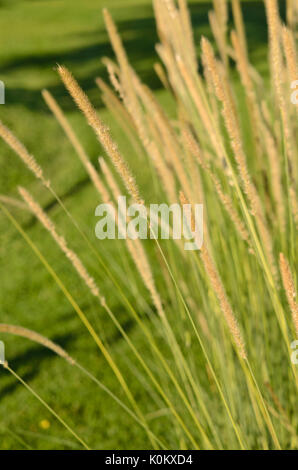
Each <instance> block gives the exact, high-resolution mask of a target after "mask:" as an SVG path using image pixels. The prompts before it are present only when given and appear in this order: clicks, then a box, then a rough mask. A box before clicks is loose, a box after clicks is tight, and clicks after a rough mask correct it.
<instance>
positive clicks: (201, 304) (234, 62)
mask: <svg viewBox="0 0 298 470" xmlns="http://www.w3.org/2000/svg"><path fill="white" fill-rule="evenodd" d="M213 3H214V10H212V11H211V12H210V15H209V18H210V25H211V30H212V32H213V36H214V42H215V46H213V45H212V44H211V42H210V41H209V40H208V39H207V38H205V37H202V38H201V44H200V46H201V47H200V49H199V51H197V49H198V48H197V47H196V46H197V44H196V43H195V41H194V36H193V32H192V27H191V18H190V15H189V12H188V9H187V4H186V1H185V0H178V2H175V1H174V0H153V6H154V11H155V16H156V24H157V30H158V34H159V38H160V43H159V44H158V45H157V46H156V50H157V53H158V56H159V59H160V62H158V63H157V64H156V67H155V70H156V72H157V73H158V76H159V77H160V79H161V82H162V83H163V85H164V86H165V87H166V89H167V92H168V94H169V96H170V99H171V102H172V104H173V105H174V106H175V109H176V114H175V117H174V118H172V117H169V116H168V114H167V111H166V110H165V109H163V107H162V106H161V104H160V102H159V101H158V99H157V97H156V96H155V94H153V93H152V91H151V90H150V89H149V88H148V87H147V86H146V85H145V84H143V83H142V82H141V80H140V78H139V77H138V75H137V74H136V72H135V71H134V70H133V68H132V67H131V65H130V63H129V58H128V56H127V54H126V52H125V49H124V47H123V44H122V42H121V38H120V36H119V34H118V32H117V28H116V26H115V24H114V23H113V20H112V18H111V16H110V14H109V12H108V11H107V10H104V12H103V14H104V18H105V22H106V27H107V31H108V33H109V36H110V40H111V43H112V46H113V49H114V52H115V59H116V61H115V62H114V61H113V60H111V59H104V63H105V65H106V67H107V70H108V74H109V77H110V81H111V85H108V84H106V83H104V82H103V81H102V80H101V78H97V80H96V82H97V85H98V87H99V89H100V91H101V93H102V98H103V101H104V103H105V104H106V105H107V107H108V108H109V109H111V111H112V112H114V114H115V116H116V118H117V119H118V121H119V125H120V126H122V127H123V130H124V132H125V134H126V136H127V138H128V139H129V140H130V142H131V145H132V146H133V148H134V149H135V150H137V152H138V157H139V160H140V162H138V165H139V164H141V165H143V166H148V167H149V168H150V182H149V183H150V184H149V185H148V187H150V188H151V192H150V190H148V189H145V188H144V189H143V188H142V186H141V185H140V184H139V182H138V179H137V178H136V177H135V171H134V164H135V162H132V161H130V165H131V166H129V165H128V163H127V160H128V159H129V155H127V154H126V149H123V150H120V148H119V146H118V145H117V143H116V142H115V140H114V138H113V129H112V130H110V129H109V128H108V127H107V126H106V124H105V123H103V122H102V120H101V118H100V117H99V114H98V112H97V111H96V109H95V108H94V106H93V105H92V103H91V102H90V100H89V99H88V97H87V96H86V94H85V93H84V92H83V90H82V89H81V88H80V86H79V84H78V82H77V81H76V79H75V78H74V77H73V76H72V74H71V73H70V72H69V71H68V70H67V69H66V67H64V66H59V67H58V73H59V75H60V77H61V79H62V81H63V83H64V85H65V87H66V89H67V90H68V92H69V93H70V95H71V96H72V98H73V100H74V102H75V103H76V105H77V106H78V108H79V109H80V111H81V112H82V113H83V115H84V116H85V117H86V120H87V122H88V124H89V125H90V127H91V128H92V129H93V131H94V133H95V135H96V136H97V138H98V141H99V144H100V145H99V152H100V153H102V152H104V154H105V155H106V157H103V158H100V160H99V167H98V169H96V168H95V167H94V166H93V165H92V163H91V162H90V160H89V157H88V155H87V154H86V152H85V150H84V147H83V143H81V142H80V141H79V139H78V138H77V136H76V134H75V131H74V129H72V127H71V125H70V123H69V122H68V121H67V118H66V117H65V115H64V113H63V111H62V109H61V108H60V107H59V105H58V103H57V102H56V101H55V99H54V97H53V96H51V94H50V93H49V92H48V91H46V90H45V91H43V97H44V99H45V101H46V103H47V104H48V106H49V107H50V109H51V110H52V112H53V114H54V115H55V117H56V118H57V120H58V122H59V123H60V125H61V126H62V128H63V130H64V132H65V134H66V135H67V137H68V138H69V140H70V142H71V144H72V145H73V147H74V149H75V151H76V152H77V154H78V156H79V158H80V159H81V162H82V164H83V165H84V167H85V169H86V172H87V174H88V175H89V176H90V180H91V181H92V183H93V184H94V188H95V190H96V191H97V193H98V194H99V196H100V197H101V199H102V201H103V202H110V203H112V204H114V205H115V203H116V200H117V198H118V196H119V195H120V194H124V195H128V197H129V198H130V199H131V200H132V201H133V202H136V203H139V204H141V205H142V206H144V208H145V210H148V205H149V203H150V202H154V201H155V200H156V198H158V200H159V202H160V203H162V202H167V203H169V204H170V203H179V201H180V203H181V204H183V203H184V204H185V203H189V204H191V205H193V204H195V203H203V205H204V218H205V220H204V245H203V248H202V250H200V252H198V251H184V249H183V243H182V242H181V241H179V240H170V241H164V240H162V241H160V240H159V239H158V236H157V234H156V233H154V237H153V239H152V240H150V242H145V243H143V241H141V240H135V241H133V240H123V241H121V240H117V241H116V240H115V241H114V242H113V243H114V244H115V245H117V246H118V247H119V250H120V253H121V256H124V257H125V256H126V255H127V254H128V256H130V257H131V262H132V265H133V266H134V270H133V271H129V272H128V273H126V272H123V271H121V269H120V270H118V271H117V272H116V273H115V272H114V270H113V269H112V268H111V267H110V266H109V265H107V264H106V263H105V262H104V261H103V258H102V255H101V250H104V249H105V245H104V243H105V242H104V241H101V243H100V244H98V245H96V246H95V245H94V243H93V242H91V241H90V238H92V232H93V227H91V228H90V233H91V237H90V236H88V235H86V234H85V233H84V231H83V230H82V229H81V227H80V225H79V224H78V223H77V222H76V221H75V220H74V218H73V216H72V215H71V214H70V213H69V212H68V210H67V209H66V208H65V206H64V203H63V202H62V201H61V199H60V198H59V196H58V195H57V194H56V192H55V190H54V189H53V183H52V182H51V181H49V179H48V178H47V177H46V176H44V174H45V172H44V170H43V169H42V168H41V167H40V166H39V164H38V163H37V161H36V159H35V157H33V156H32V155H30V152H29V151H28V150H27V149H26V148H25V147H24V146H23V144H21V143H20V142H19V141H18V139H17V138H16V137H15V136H14V135H13V134H12V132H11V131H10V130H9V129H7V128H6V127H5V126H4V125H3V124H2V123H0V135H1V137H2V138H3V139H4V141H5V142H6V143H7V144H8V145H9V146H10V147H11V148H12V150H14V151H15V152H16V153H17V154H18V155H19V157H20V158H21V159H22V160H23V161H24V163H25V164H26V166H27V167H28V169H29V170H31V171H32V172H33V173H34V175H35V176H36V178H38V179H39V180H40V181H41V182H42V184H43V187H44V189H43V190H47V191H50V192H51V194H52V195H53V196H54V197H55V198H56V199H57V201H58V203H59V204H60V205H61V208H62V210H63V211H65V214H66V217H68V218H69V220H70V222H71V224H72V227H73V230H74V231H75V232H78V233H79V236H80V237H81V241H82V250H90V252H92V254H93V255H94V257H95V259H96V260H97V261H98V263H99V265H100V267H101V268H102V269H103V271H104V272H105V273H106V275H107V276H108V277H109V278H110V280H111V282H112V284H113V286H114V287H113V288H114V292H115V295H117V296H118V295H119V296H120V298H121V299H122V301H123V307H124V308H125V310H126V313H127V317H129V318H131V319H132V320H133V322H134V324H135V328H137V329H139V331H140V332H141V333H142V335H143V338H144V344H145V345H146V348H145V349H144V348H143V349H142V350H140V349H139V348H138V345H136V344H135V343H134V341H133V340H132V339H131V337H130V334H129V333H128V332H127V331H126V330H125V327H124V326H123V325H122V324H121V322H120V321H119V320H118V318H117V312H116V311H112V308H111V307H110V306H109V305H108V301H106V300H105V298H104V292H103V293H102V292H100V289H99V286H98V284H97V280H96V277H95V276H94V277H92V276H91V275H90V274H89V271H88V267H86V266H85V265H84V263H83V261H81V259H80V257H79V256H78V255H77V254H76V253H75V252H74V250H73V249H72V248H70V245H71V243H69V242H67V241H66V240H65V238H64V237H63V236H62V235H60V234H59V233H58V229H56V226H55V224H54V222H53V221H52V220H50V218H49V216H48V215H47V214H46V212H45V211H44V210H43V209H42V208H41V207H40V205H39V204H38V203H37V202H36V201H35V199H34V198H33V196H31V195H30V194H29V192H28V191H27V190H25V189H24V188H20V190H19V191H20V194H21V196H22V198H23V200H24V202H25V203H26V204H27V206H28V208H29V209H30V210H31V211H32V212H33V214H34V215H35V216H36V217H37V218H38V219H39V221H40V222H41V223H42V224H43V226H44V227H45V229H46V230H47V231H48V235H49V236H52V238H53V239H54V240H55V242H56V243H57V245H58V247H59V248H60V249H61V250H62V252H63V253H64V254H65V256H66V258H67V259H68V261H70V262H71V264H72V266H73V268H74V269H75V270H76V272H77V274H78V276H79V277H80V278H81V280H82V282H83V283H84V284H85V286H86V287H87V288H88V289H89V290H90V291H91V293H92V294H93V296H95V297H96V299H97V300H98V315H102V316H103V315H106V321H112V322H113V323H114V325H115V327H116V328H117V329H118V331H119V334H120V335H121V337H122V339H123V341H124V342H125V343H126V344H127V347H128V349H129V350H130V352H131V354H132V357H133V358H134V361H135V363H134V364H135V368H136V369H137V370H139V379H140V384H139V386H140V387H144V386H145V387H146V390H147V392H148V398H149V399H150V401H149V408H150V413H148V411H145V410H144V409H143V404H142V403H139V402H138V398H137V396H134V393H133V391H132V390H131V389H130V386H129V382H128V378H127V377H126V370H125V369H123V368H122V366H121V360H119V364H118V360H117V357H114V351H113V350H111V348H110V347H109V346H108V345H106V344H105V343H104V341H103V339H102V338H101V337H100V336H101V335H100V334H99V333H97V332H96V331H95V329H94V327H93V326H92V324H91V321H90V320H89V319H88V318H87V316H86V314H85V313H84V312H83V311H82V309H81V307H80V306H79V305H78V303H77V302H76V300H75V299H74V296H73V294H72V293H71V292H70V290H69V288H67V287H66V286H65V285H64V283H63V281H62V280H61V279H60V277H59V275H58V273H57V272H56V271H55V268H54V267H52V266H50V264H49V263H48V261H47V258H46V253H42V252H41V251H40V250H39V249H38V248H37V246H36V243H35V241H34V240H32V239H31V238H30V237H29V235H28V234H27V233H25V232H24V230H23V228H22V227H21V225H20V224H19V223H18V221H17V220H16V218H15V216H14V215H13V213H12V209H10V210H8V209H7V207H6V206H7V205H8V203H9V200H8V199H6V198H5V197H1V199H0V207H1V208H2V210H3V211H4V213H5V214H6V215H7V217H8V218H9V219H10V220H11V221H12V223H13V224H14V226H15V227H16V229H17V230H18V231H19V233H20V234H21V235H22V236H23V237H24V239H25V241H26V242H27V243H28V244H29V245H30V246H31V248H32V249H33V251H34V252H35V254H36V255H37V256H38V257H39V259H40V261H41V262H42V263H43V265H44V267H45V268H46V269H47V270H48V271H49V273H50V274H51V276H52V277H53V279H54V280H55V281H56V282H57V284H58V285H59V287H60V289H61V290H62V292H63V293H64V294H65V296H66V298H67V299H68V301H69V302H70V304H71V305H72V307H73V308H74V310H75V312H76V313H77V314H78V316H79V318H80V319H81V321H82V323H83V324H84V326H85V327H86V328H87V330H88V332H89V333H90V336H91V338H93V340H94V341H95V343H96V344H97V346H98V347H99V352H100V353H101V354H103V355H104V357H105V359H106V360H107V363H108V365H109V366H110V368H111V371H112V372H113V373H114V374H115V376H116V377H117V379H118V381H119V384H120V386H121V388H122V391H123V395H122V396H123V400H121V399H120V398H119V397H117V396H115V394H113V393H112V392H111V391H110V390H108V389H106V388H104V389H105V391H106V392H107V393H109V394H110V395H111V396H112V397H113V398H114V399H115V400H116V401H117V403H118V404H119V405H120V406H121V407H122V409H123V410H125V411H126V412H128V414H130V416H132V417H133V419H134V422H135V425H136V426H138V425H139V426H140V427H141V429H143V430H144V432H145V433H146V434H147V439H148V447H154V448H171V449H173V448H187V449H188V448H194V449H238V448H239V449H293V448H297V426H298V417H297V410H295V402H296V397H297V367H296V365H295V364H294V363H293V362H292V361H291V353H292V350H291V343H292V342H293V340H294V339H295V338H296V336H297V300H296V298H295V296H296V283H297V276H296V273H295V267H296V262H297V259H296V256H297V255H296V252H297V237H296V236H295V231H296V230H297V222H298V214H297V174H298V172H297V114H296V113H297V107H295V105H294V104H292V102H291V92H292V90H291V82H292V81H294V80H295V79H298V70H297V57H296V41H297V30H296V27H297V17H298V13H297V7H296V4H295V2H291V1H288V2H287V21H288V24H287V25H283V24H282V21H281V18H280V16H279V12H278V3H277V0H266V1H265V7H266V14H267V19H268V30H269V39H268V61H269V69H270V71H271V76H270V78H271V80H270V84H269V86H268V85H267V84H265V82H264V80H263V78H262V77H261V76H260V75H259V73H258V72H257V70H256V69H255V68H254V67H253V65H252V64H251V62H250V60H249V52H248V46H249V44H247V39H246V35H245V24H244V21H243V17H242V13H241V5H240V1H239V0H233V1H232V8H231V12H232V16H233V20H234V26H232V29H231V28H230V25H229V8H228V2H226V1H221V2H218V1H214V2H213ZM197 52H198V53H197ZM240 105H241V106H240ZM136 168H137V164H136ZM16 202H17V203H18V204H19V202H18V201H15V200H14V201H13V203H14V204H16ZM91 204H92V202H91ZM21 207H22V206H21ZM117 223H118V228H119V231H121V221H120V220H117ZM161 223H162V222H161ZM126 250H127V253H126ZM67 259H66V260H65V262H67ZM136 278H139V279H140V280H141V281H142V283H143V289H142V288H138V289H137V290H135V289H133V286H134V285H135V280H136ZM131 292H132V293H133V295H134V302H133V303H132V302H131V301H130V300H129V295H128V293H131ZM147 294H148V295H149V297H148V296H147ZM144 298H145V299H147V298H149V299H151V302H152V308H151V309H150V310H149V311H148V310H146V309H142V305H143V306H144ZM149 301H150V300H149ZM1 328H2V329H1ZM1 331H2V332H8V333H15V334H19V335H20V336H25V337H26V338H29V339H31V340H33V341H38V342H40V343H42V344H43V345H44V346H45V347H49V348H50V349H52V350H53V351H54V352H56V353H57V354H59V355H60V356H61V357H62V358H65V359H66V360H68V362H71V364H72V365H73V364H75V365H77V363H76V361H75V360H74V359H72V358H69V356H68V355H67V353H65V352H64V351H63V350H61V349H59V347H58V346H57V345H54V344H53V343H52V342H51V341H50V340H46V339H42V337H40V335H38V334H37V333H34V332H31V333H30V332H29V333H28V330H25V329H24V328H20V327H12V326H9V325H6V326H5V325H2V326H1V325H0V332H1ZM118 359H120V358H118ZM7 367H8V370H10V371H11V372H12V373H13V374H14V375H15V376H16V378H18V376H17V375H16V373H15V372H14V371H12V369H10V368H9V366H7ZM80 367H81V366H80ZM81 371H82V372H83V373H85V374H87V375H88V374H89V377H90V378H92V380H94V381H95V382H96V383H97V384H98V385H99V386H100V387H101V389H103V387H104V385H102V384H101V383H100V382H98V380H97V379H96V378H95V377H94V376H92V375H91V374H90V373H89V372H88V371H87V370H86V369H84V368H83V367H81ZM19 379H20V378H19ZM21 380H22V379H21ZM23 383H25V382H23ZM27 388H28V390H29V391H32V389H31V388H30V387H29V385H28V386H27ZM153 397H154V399H153ZM43 404H45V405H46V403H45V402H44V403H43ZM164 410H166V412H164ZM295 411H296V412H295ZM151 416H155V419H154V420H152V419H151ZM70 431H71V432H73V431H72V430H70ZM80 439H81V438H79V440H80ZM80 442H83V445H84V446H85V447H87V444H85V441H80ZM131 447H132V443H130V442H127V448H131Z"/></svg>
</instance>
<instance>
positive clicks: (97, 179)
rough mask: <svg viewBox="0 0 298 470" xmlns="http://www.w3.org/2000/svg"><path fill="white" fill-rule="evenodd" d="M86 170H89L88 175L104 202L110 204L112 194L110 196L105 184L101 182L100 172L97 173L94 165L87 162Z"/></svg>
mask: <svg viewBox="0 0 298 470" xmlns="http://www.w3.org/2000/svg"><path fill="white" fill-rule="evenodd" d="M86 169H87V171H88V174H89V176H90V179H91V181H92V182H93V184H94V187H95V189H96V190H97V192H98V193H99V194H100V196H101V198H102V200H103V202H104V203H106V204H107V203H109V202H110V200H111V198H110V194H109V192H108V191H107V190H106V187H105V185H104V184H103V182H102V181H101V179H100V176H99V174H98V172H97V171H96V169H95V168H94V166H93V165H92V163H91V162H87V163H86Z"/></svg>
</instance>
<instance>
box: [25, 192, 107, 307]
mask: <svg viewBox="0 0 298 470" xmlns="http://www.w3.org/2000/svg"><path fill="white" fill-rule="evenodd" d="M19 193H20V194H21V196H22V198H23V199H24V201H25V202H26V203H27V205H28V207H29V208H30V209H31V211H32V212H33V214H34V215H35V216H36V217H37V218H38V220H39V221H40V222H41V223H42V225H43V226H44V228H45V229H46V230H48V232H49V233H50V234H51V236H52V237H53V239H54V240H55V242H56V243H57V245H58V246H59V248H60V249H61V250H62V251H63V253H64V254H65V256H66V257H67V258H68V259H69V260H70V262H71V264H72V265H73V267H74V268H75V270H76V271H77V273H78V275H79V276H80V278H81V279H82V280H83V281H84V283H85V284H86V286H87V287H88V288H89V290H90V292H91V293H92V294H93V295H94V296H95V297H97V298H99V299H100V300H101V297H100V293H99V289H98V287H97V285H96V283H95V281H94V279H93V278H92V277H91V276H90V275H89V273H88V271H87V269H86V268H85V266H84V265H83V263H82V261H81V260H80V259H79V257H78V256H77V255H76V253H74V252H73V251H72V250H71V249H70V248H69V247H68V245H67V242H66V240H65V239H64V237H62V236H61V235H59V234H58V233H57V231H56V227H55V225H54V223H53V222H52V221H51V220H50V218H49V217H48V216H47V214H46V213H45V212H44V210H43V209H42V208H41V207H40V206H39V204H38V203H37V202H36V201H35V200H34V199H33V197H32V196H31V195H30V194H29V192H28V191H27V190H26V189H24V188H22V187H20V188H19Z"/></svg>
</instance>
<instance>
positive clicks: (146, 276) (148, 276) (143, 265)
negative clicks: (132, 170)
mask: <svg viewBox="0 0 298 470" xmlns="http://www.w3.org/2000/svg"><path fill="white" fill-rule="evenodd" d="M99 164H100V167H101V169H102V171H103V174H104V175H105V178H106V180H107V183H108V185H109V187H110V189H111V191H112V194H113V197H114V199H115V200H116V201H117V199H118V198H119V197H120V196H121V191H120V189H119V186H118V184H117V182H116V181H115V178H114V175H113V174H112V172H111V170H110V168H109V167H108V165H107V164H106V162H105V161H104V159H103V158H100V159H99ZM120 210H121V207H120ZM121 215H122V217H124V214H121ZM117 223H118V229H119V230H121V226H119V221H118V220H117ZM125 241H126V245H127V248H128V251H129V253H130V255H131V258H132V260H133V262H134V263H135V266H136V268H137V270H138V271H139V274H140V276H141V278H142V280H143V282H144V285H145V286H146V288H147V289H148V291H149V293H150V295H151V298H152V300H153V303H154V305H155V308H156V310H157V312H158V314H159V315H160V316H161V317H163V318H164V317H165V313H164V310H163V306H162V302H161V299H160V296H159V293H158V291H157V288H156V285H155V282H154V278H153V274H152V270H151V267H150V264H149V261H148V258H147V255H146V252H145V250H144V248H143V245H142V242H141V241H140V240H139V239H138V238H137V239H136V240H131V239H129V238H127V237H125Z"/></svg>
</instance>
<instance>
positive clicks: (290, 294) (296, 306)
mask: <svg viewBox="0 0 298 470" xmlns="http://www.w3.org/2000/svg"><path fill="white" fill-rule="evenodd" d="M279 266H280V272H281V277H282V283H283V286H284V290H285V293H286V296H287V299H288V303H289V306H290V309H291V312H292V318H293V323H294V327H295V331H296V335H297V337H298V303H297V300H296V299H297V293H296V289H295V285H294V279H293V276H292V273H291V268H290V266H289V263H288V260H287V259H286V258H285V256H284V254H283V253H280V255H279Z"/></svg>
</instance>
